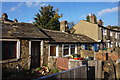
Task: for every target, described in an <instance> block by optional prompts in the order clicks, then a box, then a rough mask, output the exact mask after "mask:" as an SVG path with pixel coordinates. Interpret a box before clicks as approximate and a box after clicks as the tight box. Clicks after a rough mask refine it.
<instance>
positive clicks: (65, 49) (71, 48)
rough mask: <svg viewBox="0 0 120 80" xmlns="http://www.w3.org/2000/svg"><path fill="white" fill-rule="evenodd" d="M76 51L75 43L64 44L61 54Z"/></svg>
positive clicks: (70, 53) (65, 54)
mask: <svg viewBox="0 0 120 80" xmlns="http://www.w3.org/2000/svg"><path fill="white" fill-rule="evenodd" d="M76 53H77V47H76V45H64V46H63V56H67V55H72V54H76Z"/></svg>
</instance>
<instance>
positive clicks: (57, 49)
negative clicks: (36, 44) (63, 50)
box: [49, 44, 59, 57]
mask: <svg viewBox="0 0 120 80" xmlns="http://www.w3.org/2000/svg"><path fill="white" fill-rule="evenodd" d="M50 46H56V56H51V57H59V45H52V44H50V45H49V56H50Z"/></svg>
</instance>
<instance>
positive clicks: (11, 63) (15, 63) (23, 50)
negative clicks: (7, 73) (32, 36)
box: [2, 40, 30, 69]
mask: <svg viewBox="0 0 120 80" xmlns="http://www.w3.org/2000/svg"><path fill="white" fill-rule="evenodd" d="M29 59H30V58H29V41H28V40H20V59H17V58H15V59H9V60H5V63H2V68H14V69H22V68H23V69H28V68H30V66H29V65H28V63H29Z"/></svg>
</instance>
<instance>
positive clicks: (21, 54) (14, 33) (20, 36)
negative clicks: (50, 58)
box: [0, 23, 48, 69]
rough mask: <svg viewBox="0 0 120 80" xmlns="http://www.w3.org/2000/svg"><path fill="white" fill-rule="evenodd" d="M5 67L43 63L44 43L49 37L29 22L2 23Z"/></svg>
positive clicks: (20, 66)
mask: <svg viewBox="0 0 120 80" xmlns="http://www.w3.org/2000/svg"><path fill="white" fill-rule="evenodd" d="M1 31H2V32H1V33H2V35H1V39H0V42H1V41H2V59H1V60H0V64H2V67H3V68H18V69H19V68H34V67H38V66H40V65H42V62H43V53H44V50H43V43H44V42H45V41H46V40H48V37H47V36H46V35H45V34H43V33H42V32H41V31H40V30H39V29H38V28H37V27H34V26H33V25H32V24H29V23H10V24H8V23H7V24H5V23H4V24H2V25H1Z"/></svg>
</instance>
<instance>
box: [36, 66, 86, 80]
mask: <svg viewBox="0 0 120 80" xmlns="http://www.w3.org/2000/svg"><path fill="white" fill-rule="evenodd" d="M64 79H65V80H66V79H67V80H76V79H79V80H83V79H84V80H87V67H86V66H79V67H76V68H73V69H69V70H66V71H62V72H59V73H55V74H51V75H47V76H43V77H39V78H36V79H34V80H64Z"/></svg>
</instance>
